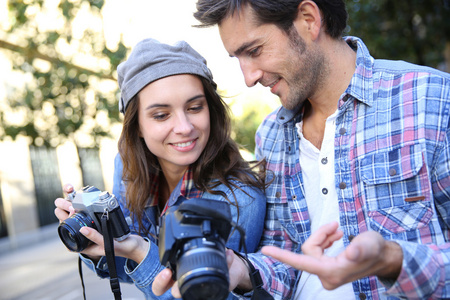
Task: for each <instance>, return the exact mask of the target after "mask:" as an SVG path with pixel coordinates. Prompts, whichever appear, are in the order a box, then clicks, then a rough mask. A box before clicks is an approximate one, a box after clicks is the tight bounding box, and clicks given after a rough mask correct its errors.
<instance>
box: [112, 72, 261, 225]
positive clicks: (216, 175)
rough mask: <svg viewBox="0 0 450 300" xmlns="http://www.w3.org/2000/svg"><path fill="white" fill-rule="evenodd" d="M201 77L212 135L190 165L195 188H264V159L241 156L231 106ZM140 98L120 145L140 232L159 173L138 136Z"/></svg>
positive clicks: (131, 106)
mask: <svg viewBox="0 0 450 300" xmlns="http://www.w3.org/2000/svg"><path fill="white" fill-rule="evenodd" d="M199 78H200V80H201V81H202V84H203V88H204V92H205V96H206V99H207V103H208V107H209V113H210V122H211V134H210V136H209V139H208V142H207V144H206V146H205V149H204V150H203V152H202V154H201V155H200V157H199V158H198V160H197V161H196V162H194V163H193V164H192V165H191V168H192V170H193V179H194V184H195V186H196V188H198V189H199V190H202V191H205V192H209V193H211V194H220V195H222V196H224V197H225V198H226V195H225V194H224V193H223V192H218V191H214V190H213V189H214V188H215V187H217V186H219V185H220V184H224V185H225V186H227V187H228V188H230V189H232V188H233V187H235V188H239V186H238V185H237V184H236V183H235V182H233V180H236V181H239V182H242V183H244V184H248V185H252V186H254V187H255V188H258V189H264V188H265V182H264V177H265V176H264V175H265V174H264V171H265V170H264V166H265V164H264V162H247V161H246V160H244V159H243V158H242V156H241V154H240V152H239V147H238V145H237V143H236V142H234V141H233V140H232V139H231V137H230V134H231V120H230V114H229V108H228V106H227V105H226V103H225V102H224V101H223V99H222V98H221V97H220V96H219V94H218V93H217V92H216V90H215V88H214V87H213V86H212V85H211V83H210V82H209V81H207V80H206V79H204V78H202V77H199ZM138 100H139V99H138V95H136V96H135V97H134V99H133V100H132V101H130V103H129V105H128V107H127V110H126V111H125V116H124V122H123V129H122V134H121V136H120V139H119V145H118V147H119V153H120V156H121V158H122V162H123V180H124V182H125V184H126V199H127V208H128V209H129V210H130V212H131V213H132V217H133V218H134V219H137V220H138V224H139V231H141V232H146V231H147V230H146V229H145V228H143V226H142V216H143V212H144V209H145V206H146V204H147V202H148V201H149V199H150V198H152V197H153V195H151V184H152V183H153V181H154V180H156V178H157V177H158V174H160V166H159V163H158V159H157V157H156V156H155V155H153V154H152V153H151V152H150V151H149V150H148V148H147V146H146V144H145V142H144V140H143V138H141V137H140V136H139V120H138V108H139V101H138ZM156 184H158V183H156ZM227 200H228V201H229V199H227ZM236 203H237V199H236Z"/></svg>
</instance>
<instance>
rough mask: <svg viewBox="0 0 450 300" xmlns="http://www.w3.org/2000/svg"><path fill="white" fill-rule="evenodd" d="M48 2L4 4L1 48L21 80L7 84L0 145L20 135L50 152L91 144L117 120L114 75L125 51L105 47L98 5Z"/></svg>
mask: <svg viewBox="0 0 450 300" xmlns="http://www.w3.org/2000/svg"><path fill="white" fill-rule="evenodd" d="M51 3H54V2H50V1H44V0H28V1H18V0H11V1H10V2H9V4H8V8H9V20H10V24H11V25H10V28H8V29H7V30H6V31H5V32H4V34H3V35H2V36H0V48H3V49H5V50H3V53H5V55H7V56H8V57H9V58H10V61H11V63H12V67H13V70H14V71H15V72H19V73H20V74H22V75H23V78H24V80H23V83H22V84H21V85H18V86H17V85H16V86H14V85H12V84H9V85H8V89H7V90H8V94H7V99H6V103H4V105H3V106H2V107H0V140H3V139H5V138H6V137H11V138H13V139H15V138H16V137H17V136H19V135H24V136H27V137H29V138H30V144H32V145H35V146H43V145H44V146H52V147H56V146H57V145H59V144H61V143H63V142H64V141H65V140H67V139H71V140H72V141H74V142H75V143H76V144H77V145H78V146H83V147H96V146H98V144H99V138H100V137H103V136H109V135H110V127H111V125H112V124H114V123H115V122H118V121H119V111H118V107H117V96H116V95H117V94H118V91H117V83H116V80H115V70H116V67H117V65H118V64H119V63H120V62H121V61H122V60H123V58H124V57H125V56H126V54H127V51H128V49H127V48H126V47H125V46H124V44H123V43H122V42H119V44H118V45H117V48H116V49H114V50H110V49H108V48H107V47H106V41H105V37H104V35H103V31H102V22H101V20H102V16H101V8H102V6H103V4H104V1H103V0H94V1H92V0H91V1H87V0H72V1H64V0H62V1H61V2H60V3H59V4H57V5H55V6H53V7H52V6H50V5H51ZM80 18H82V20H81V22H80ZM77 20H78V23H76V22H75V21H77ZM74 22H75V23H76V24H78V25H77V26H74ZM83 23H91V24H93V26H85V27H83V26H80V24H83ZM80 29H81V30H80Z"/></svg>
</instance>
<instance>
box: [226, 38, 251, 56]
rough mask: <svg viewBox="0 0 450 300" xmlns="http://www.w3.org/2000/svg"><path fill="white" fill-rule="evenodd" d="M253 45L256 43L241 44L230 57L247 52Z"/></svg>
mask: <svg viewBox="0 0 450 300" xmlns="http://www.w3.org/2000/svg"><path fill="white" fill-rule="evenodd" d="M254 44H256V41H251V42H247V43H244V44H242V45H241V46H240V47H239V48H238V49H237V50H236V51H234V54H233V55H231V54H230V56H231V57H233V56H239V55H241V54H242V52H244V51H245V50H247V49H248V48H250V47H252V46H253V45H254Z"/></svg>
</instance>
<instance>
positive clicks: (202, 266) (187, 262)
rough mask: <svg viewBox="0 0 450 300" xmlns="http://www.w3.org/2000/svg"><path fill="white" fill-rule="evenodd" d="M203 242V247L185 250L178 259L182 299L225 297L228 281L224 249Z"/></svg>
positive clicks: (215, 298)
mask: <svg viewBox="0 0 450 300" xmlns="http://www.w3.org/2000/svg"><path fill="white" fill-rule="evenodd" d="M204 242H205V241H202V242H201V243H202V244H203V247H200V248H194V249H191V250H188V251H186V252H185V253H184V254H183V255H182V256H181V257H180V259H179V260H178V263H177V280H178V284H179V287H180V292H181V295H183V299H197V300H206V299H214V300H221V299H226V298H227V296H228V294H229V292H228V287H229V286H228V285H229V283H228V266H227V261H226V257H225V251H219V250H218V249H216V248H211V247H205V245H204ZM206 242H207V241H206ZM224 249H225V248H224Z"/></svg>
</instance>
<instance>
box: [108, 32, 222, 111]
mask: <svg viewBox="0 0 450 300" xmlns="http://www.w3.org/2000/svg"><path fill="white" fill-rule="evenodd" d="M117 73H118V82H119V88H120V90H121V92H122V94H121V99H120V101H119V110H120V111H121V112H122V113H125V109H126V108H127V106H128V103H129V102H130V100H131V99H132V98H133V97H134V96H135V95H136V94H137V93H139V92H140V90H142V89H143V88H144V87H146V86H147V85H148V84H149V83H151V82H153V81H155V80H158V79H161V78H164V77H167V76H171V75H177V74H193V75H199V76H202V77H204V78H206V79H207V80H209V81H210V82H211V84H212V85H213V86H214V88H216V87H217V86H216V83H215V82H214V81H213V77H212V73H211V71H210V70H209V69H208V67H207V66H206V60H205V59H204V58H203V57H202V56H201V55H200V54H199V53H198V52H197V51H195V50H194V49H193V48H192V47H191V46H190V45H189V44H188V43H186V42H185V41H180V42H177V43H176V44H174V45H167V44H163V43H160V42H159V41H157V40H154V39H145V40H143V41H141V42H139V43H138V44H137V45H136V46H135V47H134V49H133V51H132V52H131V54H130V57H129V58H128V60H126V61H124V62H122V63H121V64H120V65H119V66H118V67H117Z"/></svg>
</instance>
